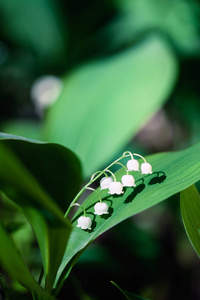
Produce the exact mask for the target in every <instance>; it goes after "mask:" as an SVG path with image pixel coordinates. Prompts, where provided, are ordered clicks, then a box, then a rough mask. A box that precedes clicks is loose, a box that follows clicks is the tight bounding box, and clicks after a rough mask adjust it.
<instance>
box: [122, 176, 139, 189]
mask: <svg viewBox="0 0 200 300" xmlns="http://www.w3.org/2000/svg"><path fill="white" fill-rule="evenodd" d="M122 185H123V186H128V187H132V186H136V185H135V179H134V177H133V176H132V175H124V176H122Z"/></svg>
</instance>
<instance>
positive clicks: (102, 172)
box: [90, 171, 108, 180]
mask: <svg viewBox="0 0 200 300" xmlns="http://www.w3.org/2000/svg"><path fill="white" fill-rule="evenodd" d="M99 173H101V175H102V174H104V175H105V176H106V177H108V175H107V173H106V172H104V171H96V172H95V173H94V174H92V176H91V178H90V180H93V179H94V177H95V176H96V175H97V174H99Z"/></svg>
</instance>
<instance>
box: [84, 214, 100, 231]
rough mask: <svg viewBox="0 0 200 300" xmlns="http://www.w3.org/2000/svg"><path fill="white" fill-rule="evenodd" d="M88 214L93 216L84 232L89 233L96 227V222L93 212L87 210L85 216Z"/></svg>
mask: <svg viewBox="0 0 200 300" xmlns="http://www.w3.org/2000/svg"><path fill="white" fill-rule="evenodd" d="M88 215H92V217H93V220H92V225H91V229H87V230H85V231H86V232H89V233H91V232H93V231H94V229H95V228H96V226H97V222H96V221H95V215H94V214H93V213H91V212H88V213H87V216H88Z"/></svg>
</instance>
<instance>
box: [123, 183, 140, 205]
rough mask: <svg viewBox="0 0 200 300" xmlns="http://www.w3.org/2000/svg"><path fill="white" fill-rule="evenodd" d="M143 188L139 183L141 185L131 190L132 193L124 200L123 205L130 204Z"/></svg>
mask: <svg viewBox="0 0 200 300" xmlns="http://www.w3.org/2000/svg"><path fill="white" fill-rule="evenodd" d="M138 181H139V180H138ZM143 181H144V180H143ZM144 188H145V184H144V183H141V184H139V185H137V186H136V187H135V188H133V192H132V193H131V194H130V195H129V196H128V197H127V198H126V200H125V201H124V203H130V202H132V201H133V200H134V199H135V197H136V196H137V195H138V194H139V193H141V192H142V191H143V190H144Z"/></svg>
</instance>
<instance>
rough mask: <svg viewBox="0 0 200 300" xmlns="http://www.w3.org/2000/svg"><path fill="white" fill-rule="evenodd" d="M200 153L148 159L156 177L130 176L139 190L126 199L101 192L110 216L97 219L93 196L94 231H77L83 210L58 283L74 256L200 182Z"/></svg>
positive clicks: (127, 191) (88, 204)
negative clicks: (147, 210) (121, 226)
mask: <svg viewBox="0 0 200 300" xmlns="http://www.w3.org/2000/svg"><path fill="white" fill-rule="evenodd" d="M199 153H200V144H196V145H195V146H193V147H191V148H188V149H186V150H183V151H178V152H174V153H160V154H155V155H151V156H149V157H147V161H148V162H149V163H151V165H152V167H153V174H149V175H141V174H140V172H130V173H132V174H133V175H134V177H135V180H136V187H135V188H124V194H123V195H122V196H121V195H119V196H115V195H114V196H111V195H109V194H108V192H107V190H102V191H100V190H98V191H99V192H100V195H101V197H102V200H103V202H104V201H105V202H106V203H107V204H108V205H109V207H110V214H109V215H106V216H105V217H101V216H97V215H93V213H94V204H95V203H96V202H98V201H99V199H98V195H97V194H96V193H94V192H93V193H92V194H91V195H90V196H89V197H88V198H87V199H86V200H85V202H84V204H83V206H84V207H85V209H86V212H87V215H88V216H90V217H92V219H93V229H92V230H91V231H84V230H81V229H80V228H77V227H76V225H77V218H78V217H79V216H80V215H81V210H79V211H78V212H77V213H76V215H75V216H74V218H73V222H74V229H73V231H72V234H71V236H70V239H69V243H68V246H67V249H66V252H65V255H64V257H63V261H62V265H61V268H60V270H59V273H58V277H57V279H58V278H59V276H60V275H61V273H62V271H63V270H64V269H65V267H66V265H67V264H68V263H69V262H70V264H69V265H70V267H71V265H72V264H73V256H74V255H76V257H75V259H76V258H77V255H78V254H77V253H79V251H81V250H83V249H84V248H85V247H86V246H87V245H88V244H89V243H91V242H92V241H93V240H94V239H95V238H96V237H98V236H99V235H100V234H102V233H103V232H105V231H106V230H108V229H110V228H112V227H113V226H115V225H116V224H118V223H119V222H121V221H123V220H125V219H126V218H128V217H130V216H134V215H135V214H137V213H139V212H142V211H144V210H146V209H148V208H150V207H152V206H153V205H155V204H158V203H160V202H161V201H163V200H165V199H167V198H168V197H170V196H172V195H174V194H176V193H178V192H180V191H182V190H183V189H185V188H187V187H188V186H190V185H191V184H193V183H195V182H196V181H198V180H199V179H200V173H199V168H200V160H199ZM140 163H141V161H140ZM124 173H125V171H124V169H120V170H119V171H118V172H117V173H116V176H117V179H118V180H120V179H121V177H122V176H123V175H124ZM80 254H81V252H80V253H79V255H80ZM65 272H66V273H67V272H68V266H67V267H66V269H65V270H64V272H63V274H62V277H63V276H64V274H65Z"/></svg>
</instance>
